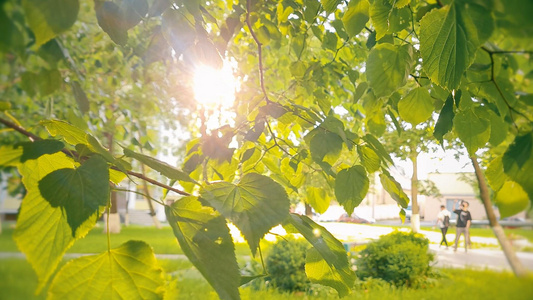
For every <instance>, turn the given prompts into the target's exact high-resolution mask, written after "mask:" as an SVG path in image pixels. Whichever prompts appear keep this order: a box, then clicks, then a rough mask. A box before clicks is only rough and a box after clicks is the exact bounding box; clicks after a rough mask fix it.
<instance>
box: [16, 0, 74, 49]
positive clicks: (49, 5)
mask: <svg viewBox="0 0 533 300" xmlns="http://www.w3.org/2000/svg"><path fill="white" fill-rule="evenodd" d="M22 6H23V7H24V12H25V14H26V20H27V21H28V24H29V25H30V28H31V30H32V31H33V34H34V35H35V44H36V45H37V46H41V45H42V44H44V43H46V42H48V41H49V40H51V39H53V38H54V37H55V36H56V35H58V34H59V33H62V32H63V31H65V30H67V29H69V28H70V27H71V26H72V24H74V22H75V21H76V19H77V18H78V11H79V8H80V4H79V2H78V0H23V1H22Z"/></svg>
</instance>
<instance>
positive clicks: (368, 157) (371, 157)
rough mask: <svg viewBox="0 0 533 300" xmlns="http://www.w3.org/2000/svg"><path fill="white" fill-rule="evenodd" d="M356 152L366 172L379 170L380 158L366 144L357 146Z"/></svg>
mask: <svg viewBox="0 0 533 300" xmlns="http://www.w3.org/2000/svg"><path fill="white" fill-rule="evenodd" d="M357 154H358V155H359V159H361V164H362V165H363V166H364V167H365V169H366V170H367V171H368V173H374V172H376V171H377V170H379V166H380V163H381V160H380V158H379V156H378V155H377V153H376V152H375V151H374V150H372V148H370V147H368V146H357Z"/></svg>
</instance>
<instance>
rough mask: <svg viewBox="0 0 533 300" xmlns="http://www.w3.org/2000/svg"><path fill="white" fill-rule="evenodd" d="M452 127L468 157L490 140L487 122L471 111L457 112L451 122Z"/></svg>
mask: <svg viewBox="0 0 533 300" xmlns="http://www.w3.org/2000/svg"><path fill="white" fill-rule="evenodd" d="M453 127H454V129H455V132H456V133H457V136H458V137H459V139H461V141H462V142H463V143H464V144H465V147H466V149H467V150H468V153H469V154H470V155H474V154H475V153H476V151H477V149H479V148H482V147H484V146H485V145H486V144H487V142H488V141H489V139H490V126H489V122H488V121H487V120H485V119H483V118H480V117H479V116H478V115H477V114H476V113H475V112H474V111H473V110H471V109H469V110H466V111H460V112H458V113H457V115H455V119H454V120H453Z"/></svg>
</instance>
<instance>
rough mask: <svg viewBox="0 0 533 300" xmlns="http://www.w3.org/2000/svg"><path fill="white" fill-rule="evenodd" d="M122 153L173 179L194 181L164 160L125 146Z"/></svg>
mask: <svg viewBox="0 0 533 300" xmlns="http://www.w3.org/2000/svg"><path fill="white" fill-rule="evenodd" d="M124 155H126V156H128V157H131V158H134V159H136V160H138V161H140V162H141V163H143V164H145V165H147V166H149V167H150V168H152V169H154V170H156V171H157V172H159V173H161V175H163V176H165V177H167V178H169V179H174V180H180V181H186V182H196V181H194V180H193V179H192V178H191V177H189V175H188V174H187V173H185V172H183V171H182V170H180V169H178V168H175V167H173V166H171V165H169V164H167V163H165V162H162V161H160V160H158V159H155V158H153V157H151V156H147V155H144V154H140V153H135V152H133V151H131V150H129V149H127V148H124Z"/></svg>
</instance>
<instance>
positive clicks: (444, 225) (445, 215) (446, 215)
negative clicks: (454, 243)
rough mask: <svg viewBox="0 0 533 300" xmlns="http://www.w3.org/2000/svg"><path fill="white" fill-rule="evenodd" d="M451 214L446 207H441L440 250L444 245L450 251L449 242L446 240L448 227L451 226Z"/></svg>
mask: <svg viewBox="0 0 533 300" xmlns="http://www.w3.org/2000/svg"><path fill="white" fill-rule="evenodd" d="M450 217H451V213H450V212H449V211H448V210H447V209H446V206H444V205H441V206H440V211H439V214H438V215H437V226H439V227H440V231H441V232H442V240H441V241H440V244H439V248H440V247H441V246H442V244H444V245H446V249H448V241H447V240H446V233H447V232H448V226H450Z"/></svg>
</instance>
